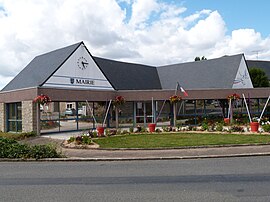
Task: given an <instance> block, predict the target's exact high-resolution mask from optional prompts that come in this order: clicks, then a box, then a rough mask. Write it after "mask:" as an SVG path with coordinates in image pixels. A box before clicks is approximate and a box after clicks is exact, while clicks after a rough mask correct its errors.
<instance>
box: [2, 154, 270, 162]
mask: <svg viewBox="0 0 270 202" xmlns="http://www.w3.org/2000/svg"><path fill="white" fill-rule="evenodd" d="M252 156H270V152H265V153H244V154H225V155H197V156H170V157H132V158H130V157H128V158H118V157H115V158H113V157H111V158H106V157H105V158H79V157H68V158H45V159H6V158H4V159H0V162H85V161H95V162H97V161H145V160H183V159H207V158H233V157H252Z"/></svg>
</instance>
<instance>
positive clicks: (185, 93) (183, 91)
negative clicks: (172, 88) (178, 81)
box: [180, 86, 188, 96]
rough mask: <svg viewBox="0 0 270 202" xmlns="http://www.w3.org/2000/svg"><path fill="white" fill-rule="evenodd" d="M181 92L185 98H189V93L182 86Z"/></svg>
mask: <svg viewBox="0 0 270 202" xmlns="http://www.w3.org/2000/svg"><path fill="white" fill-rule="evenodd" d="M180 90H181V92H182V93H184V95H185V96H188V93H187V91H185V89H184V88H183V87H182V86H180Z"/></svg>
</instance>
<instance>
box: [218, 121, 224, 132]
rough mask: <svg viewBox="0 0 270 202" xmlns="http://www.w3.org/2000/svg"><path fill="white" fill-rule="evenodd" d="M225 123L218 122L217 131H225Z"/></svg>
mask: <svg viewBox="0 0 270 202" xmlns="http://www.w3.org/2000/svg"><path fill="white" fill-rule="evenodd" d="M223 126H224V125H223V123H217V125H216V131H223Z"/></svg>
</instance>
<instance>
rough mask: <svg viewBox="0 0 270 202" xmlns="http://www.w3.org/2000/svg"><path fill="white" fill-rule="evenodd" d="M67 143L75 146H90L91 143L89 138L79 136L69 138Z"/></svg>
mask: <svg viewBox="0 0 270 202" xmlns="http://www.w3.org/2000/svg"><path fill="white" fill-rule="evenodd" d="M67 141H68V143H72V142H74V143H75V144H79V145H80V144H92V143H93V141H92V139H91V137H90V136H87V135H79V136H77V137H70V138H69V139H68V140H67Z"/></svg>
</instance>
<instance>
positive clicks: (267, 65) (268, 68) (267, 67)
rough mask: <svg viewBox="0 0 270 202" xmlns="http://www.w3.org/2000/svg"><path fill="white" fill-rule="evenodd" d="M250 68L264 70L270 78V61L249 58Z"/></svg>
mask: <svg viewBox="0 0 270 202" xmlns="http://www.w3.org/2000/svg"><path fill="white" fill-rule="evenodd" d="M247 65H248V68H252V67H256V68H260V69H262V70H264V72H265V73H266V75H267V77H268V79H269V80H270V62H269V61H262V60H247Z"/></svg>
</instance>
